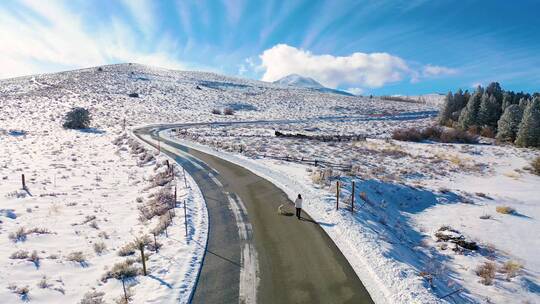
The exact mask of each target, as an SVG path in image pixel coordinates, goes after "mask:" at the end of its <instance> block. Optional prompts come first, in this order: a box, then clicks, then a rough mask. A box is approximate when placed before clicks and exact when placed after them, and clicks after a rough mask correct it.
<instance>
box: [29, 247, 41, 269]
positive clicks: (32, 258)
mask: <svg viewBox="0 0 540 304" xmlns="http://www.w3.org/2000/svg"><path fill="white" fill-rule="evenodd" d="M27 260H28V261H29V262H32V263H34V265H36V267H39V261H40V257H39V255H38V253H37V251H35V250H34V251H32V254H31V255H30V256H29V257H28V259H27Z"/></svg>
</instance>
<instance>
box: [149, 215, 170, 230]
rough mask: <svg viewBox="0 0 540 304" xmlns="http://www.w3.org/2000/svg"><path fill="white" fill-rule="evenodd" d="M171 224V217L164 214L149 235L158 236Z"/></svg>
mask: <svg viewBox="0 0 540 304" xmlns="http://www.w3.org/2000/svg"><path fill="white" fill-rule="evenodd" d="M171 223H172V221H171V217H170V216H169V215H168V214H164V215H162V216H160V217H159V222H158V224H157V225H156V227H154V229H152V231H151V233H152V234H154V235H160V234H162V233H163V232H164V231H165V229H167V228H168V227H169V226H170V225H171Z"/></svg>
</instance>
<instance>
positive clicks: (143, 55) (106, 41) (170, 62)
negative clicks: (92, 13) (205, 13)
mask: <svg viewBox="0 0 540 304" xmlns="http://www.w3.org/2000/svg"><path fill="white" fill-rule="evenodd" d="M64 4H65V2H62V1H47V2H44V1H35V0H26V1H24V2H23V5H21V6H20V7H18V8H17V14H13V13H12V12H10V11H7V10H6V9H2V8H0V41H1V42H2V47H0V66H2V67H3V68H2V69H0V78H6V77H16V76H22V75H28V74H34V73H42V72H53V71H58V70H65V69H73V68H80V67H88V66H96V65H101V64H107V63H116V62H126V61H129V62H138V63H144V64H149V65H154V66H161V67H166V68H181V67H182V65H181V64H180V62H178V61H177V60H175V59H174V56H172V54H173V50H174V49H175V47H174V44H171V43H168V41H169V40H171V39H170V38H168V37H166V36H165V37H163V38H162V39H161V40H160V41H158V42H157V43H155V44H154V45H155V47H154V48H153V49H152V50H151V51H148V52H141V51H139V49H140V48H139V47H138V46H139V45H140V41H138V40H137V39H136V38H137V35H136V33H134V32H133V30H132V29H131V28H130V27H129V26H128V25H127V24H126V23H124V22H122V21H120V20H118V19H114V18H113V19H112V21H111V22H110V23H107V24H102V26H101V27H100V28H98V29H94V30H90V31H88V30H86V29H85V27H84V26H83V24H82V21H83V19H82V15H78V14H76V13H74V12H72V11H69V10H68V9H66V7H64ZM15 16H17V17H15Z"/></svg>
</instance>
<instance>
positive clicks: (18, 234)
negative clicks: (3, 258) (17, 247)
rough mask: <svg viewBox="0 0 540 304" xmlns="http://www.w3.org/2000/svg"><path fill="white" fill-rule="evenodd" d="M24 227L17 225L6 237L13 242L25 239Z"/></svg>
mask: <svg viewBox="0 0 540 304" xmlns="http://www.w3.org/2000/svg"><path fill="white" fill-rule="evenodd" d="M26 235H27V232H26V229H24V227H19V228H18V229H17V230H16V231H15V232H11V233H10V234H9V235H8V238H9V239H10V240H12V241H13V242H15V243H16V242H24V241H26Z"/></svg>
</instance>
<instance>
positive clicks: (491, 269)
mask: <svg viewBox="0 0 540 304" xmlns="http://www.w3.org/2000/svg"><path fill="white" fill-rule="evenodd" d="M496 270H497V265H496V264H495V263H493V262H484V264H481V265H479V266H478V267H477V268H476V275H477V276H479V277H481V278H482V280H481V281H480V282H482V284H484V285H491V284H493V280H494V279H495V271H496Z"/></svg>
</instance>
